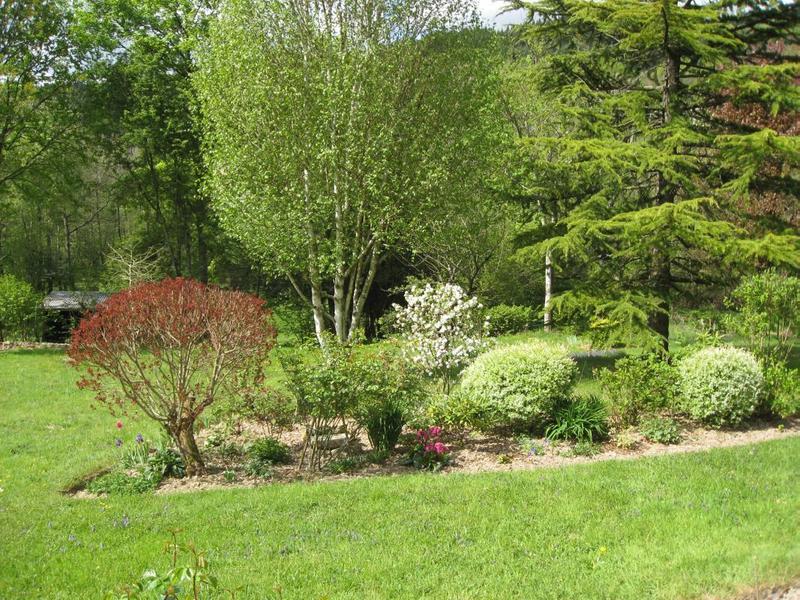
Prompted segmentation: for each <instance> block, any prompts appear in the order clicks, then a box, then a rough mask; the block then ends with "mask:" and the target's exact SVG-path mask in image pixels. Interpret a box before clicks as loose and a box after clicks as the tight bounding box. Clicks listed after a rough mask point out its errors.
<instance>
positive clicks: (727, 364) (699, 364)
mask: <svg viewBox="0 0 800 600" xmlns="http://www.w3.org/2000/svg"><path fill="white" fill-rule="evenodd" d="M678 371H679V373H680V389H681V396H682V397H681V404H682V407H683V409H684V410H685V411H686V413H687V414H688V415H689V416H690V417H691V418H692V419H694V420H695V421H698V422H700V423H704V424H706V425H710V426H712V427H723V426H735V425H739V424H740V423H741V422H742V421H743V420H744V419H746V418H747V417H749V416H750V415H752V414H753V412H754V411H755V409H756V407H757V406H758V402H759V398H760V396H761V393H762V392H763V389H764V376H763V374H762V373H761V368H760V367H759V364H758V361H757V360H756V358H755V356H753V355H752V354H751V353H749V352H747V351H745V350H741V349H739V348H731V347H721V348H704V349H703V350H700V351H698V352H695V353H694V354H691V355H689V356H688V357H686V358H685V359H683V360H682V361H681V362H680V364H679V365H678Z"/></svg>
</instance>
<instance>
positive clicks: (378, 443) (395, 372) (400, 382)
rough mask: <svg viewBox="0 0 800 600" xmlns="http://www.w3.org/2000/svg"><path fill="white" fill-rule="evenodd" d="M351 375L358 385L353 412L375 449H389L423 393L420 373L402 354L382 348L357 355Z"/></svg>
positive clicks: (394, 443)
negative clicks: (370, 354)
mask: <svg viewBox="0 0 800 600" xmlns="http://www.w3.org/2000/svg"><path fill="white" fill-rule="evenodd" d="M353 376H354V377H355V378H356V383H357V384H358V385H359V389H358V400H357V403H356V406H355V410H354V415H353V416H354V418H355V420H356V422H357V423H358V424H359V425H360V426H361V427H363V428H364V429H365V430H366V432H367V437H368V438H369V442H370V444H371V445H372V448H373V449H374V450H382V451H387V452H391V451H392V450H393V449H394V447H395V446H396V445H397V440H398V439H399V438H400V434H401V433H402V431H403V426H404V425H405V424H406V422H407V421H408V420H409V418H411V416H412V415H413V413H414V412H415V411H416V410H417V408H418V406H419V405H420V404H421V402H422V399H423V397H424V393H423V388H422V378H421V374H420V372H419V370H417V369H416V368H415V367H414V366H413V365H412V364H411V363H410V362H408V361H406V360H405V359H403V357H402V356H399V355H398V354H394V353H391V352H382V353H380V354H378V355H374V356H360V357H358V359H357V360H356V361H355V364H354V368H353Z"/></svg>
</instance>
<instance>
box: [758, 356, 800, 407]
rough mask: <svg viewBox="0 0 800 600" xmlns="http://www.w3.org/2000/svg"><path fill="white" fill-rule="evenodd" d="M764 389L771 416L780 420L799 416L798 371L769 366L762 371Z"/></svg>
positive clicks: (799, 383)
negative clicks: (773, 415) (775, 416)
mask: <svg viewBox="0 0 800 600" xmlns="http://www.w3.org/2000/svg"><path fill="white" fill-rule="evenodd" d="M764 387H765V391H766V394H765V395H766V401H767V403H768V405H769V409H770V411H771V412H772V413H773V414H775V415H777V416H779V417H781V418H782V419H788V418H789V417H796V416H800V370H797V369H790V368H789V367H787V366H785V365H782V364H773V365H770V366H768V367H767V368H766V369H764Z"/></svg>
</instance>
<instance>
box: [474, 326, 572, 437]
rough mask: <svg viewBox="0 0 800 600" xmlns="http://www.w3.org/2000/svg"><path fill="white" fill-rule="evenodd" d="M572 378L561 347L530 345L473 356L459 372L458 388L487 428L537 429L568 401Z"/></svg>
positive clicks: (499, 349) (569, 359)
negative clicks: (473, 404) (477, 409)
mask: <svg viewBox="0 0 800 600" xmlns="http://www.w3.org/2000/svg"><path fill="white" fill-rule="evenodd" d="M577 374H578V366H577V364H576V363H575V361H574V360H573V359H572V357H571V356H570V354H569V352H568V351H567V350H566V348H563V347H561V346H552V345H549V344H546V343H543V342H530V343H525V344H516V345H513V346H505V347H500V348H495V349H494V350H491V351H489V352H487V353H485V354H482V355H481V356H479V357H478V358H477V360H476V361H475V362H474V363H473V364H472V365H470V366H469V367H468V368H467V369H466V370H465V371H464V376H463V378H462V380H461V390H462V391H463V392H464V393H466V394H469V395H470V396H472V398H473V399H474V401H475V402H476V403H477V404H479V405H480V406H481V407H482V410H481V412H482V413H483V414H484V415H485V417H486V420H487V422H488V423H489V424H491V425H492V426H494V427H502V428H512V429H516V430H524V431H528V430H541V429H544V427H545V426H546V425H547V424H548V423H549V422H551V421H552V420H553V419H554V417H555V413H556V408H557V407H559V406H561V405H563V404H564V403H565V402H567V401H568V399H569V398H570V396H571V393H572V387H573V384H574V382H575V378H576V376H577Z"/></svg>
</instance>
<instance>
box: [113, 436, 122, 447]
mask: <svg viewBox="0 0 800 600" xmlns="http://www.w3.org/2000/svg"><path fill="white" fill-rule="evenodd" d="M114 445H115V446H116V447H117V448H119V447H120V446H122V440H121V439H120V438H117V439H115V440H114Z"/></svg>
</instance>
